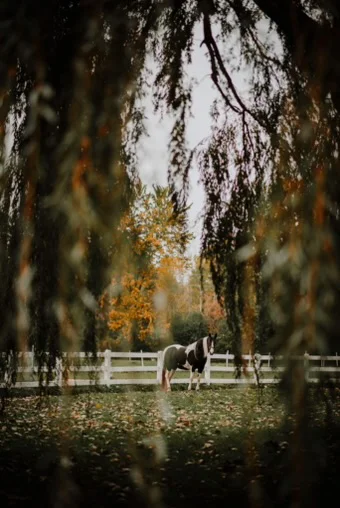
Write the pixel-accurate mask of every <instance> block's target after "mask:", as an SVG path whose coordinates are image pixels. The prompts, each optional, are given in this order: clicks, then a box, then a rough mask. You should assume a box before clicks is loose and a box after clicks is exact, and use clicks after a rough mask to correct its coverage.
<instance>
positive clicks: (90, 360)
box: [0, 350, 340, 388]
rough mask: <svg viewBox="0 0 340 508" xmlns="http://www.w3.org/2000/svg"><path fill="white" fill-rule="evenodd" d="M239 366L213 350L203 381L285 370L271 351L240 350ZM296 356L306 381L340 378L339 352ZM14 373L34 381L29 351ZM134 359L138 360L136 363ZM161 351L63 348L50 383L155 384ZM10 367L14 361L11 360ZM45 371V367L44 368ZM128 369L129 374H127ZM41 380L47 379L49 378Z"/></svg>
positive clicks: (180, 376) (265, 380)
mask: <svg viewBox="0 0 340 508" xmlns="http://www.w3.org/2000/svg"><path fill="white" fill-rule="evenodd" d="M242 358H243V366H244V367H245V368H246V375H245V372H244V370H242V371H240V374H241V375H240V376H239V377H237V376H236V375H235V373H236V368H235V364H234V355H233V354H230V353H229V352H228V351H227V352H226V353H225V354H215V355H214V356H212V357H208V361H207V364H206V367H205V371H204V377H203V379H202V381H201V382H202V383H203V384H204V383H205V384H207V385H211V384H220V385H221V384H222V385H223V384H245V383H246V384H249V383H252V384H263V385H265V384H273V383H277V382H279V380H280V375H281V373H282V371H283V370H284V358H283V357H282V356H275V357H274V356H272V355H271V354H270V353H268V354H265V355H259V356H258V357H254V356H253V355H252V354H250V353H249V354H246V355H243V357H242ZM293 359H294V360H296V361H297V362H300V365H301V368H303V370H304V374H305V378H306V380H307V381H308V382H318V381H319V380H320V378H321V376H325V375H327V376H328V378H330V379H332V380H340V365H339V363H340V357H339V356H338V354H337V353H336V354H335V355H334V356H317V355H309V354H308V353H305V354H304V355H302V356H295V357H293ZM18 361H19V367H18V368H17V372H18V377H17V381H16V383H15V385H13V386H15V387H16V388H29V387H38V386H39V380H38V367H37V364H36V360H35V357H34V353H33V352H27V353H19V357H18ZM137 363H138V365H137ZM162 366H163V353H162V351H158V352H156V353H146V352H143V351H140V352H127V353H123V352H112V351H110V350H106V351H105V352H99V353H97V358H94V357H91V356H89V355H87V354H86V353H82V352H80V353H71V354H64V355H63V357H62V358H59V359H58V360H57V363H56V367H55V369H54V370H53V373H52V379H51V380H49V382H48V384H49V386H59V387H61V386H64V385H68V386H91V385H96V384H97V385H105V386H112V385H156V384H160V383H161V380H162ZM12 367H13V365H12ZM42 372H43V374H46V373H47V368H44V369H42ZM10 373H11V360H10V361H9V362H7V364H6V370H4V371H3V373H2V375H1V373H0V376H2V377H0V387H3V386H6V385H9V384H10V377H11V376H10ZM126 375H128V376H129V377H126ZM188 381H189V373H188V372H181V371H177V372H176V375H175V377H174V378H173V380H172V383H176V384H178V383H188ZM43 384H47V381H46V380H45V382H44V383H43Z"/></svg>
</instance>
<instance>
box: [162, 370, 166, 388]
mask: <svg viewBox="0 0 340 508" xmlns="http://www.w3.org/2000/svg"><path fill="white" fill-rule="evenodd" d="M162 390H164V391H165V390H166V380H165V367H164V366H163V368H162Z"/></svg>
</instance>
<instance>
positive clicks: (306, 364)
mask: <svg viewBox="0 0 340 508" xmlns="http://www.w3.org/2000/svg"><path fill="white" fill-rule="evenodd" d="M303 358H304V360H303V366H304V369H305V380H306V381H307V382H308V380H309V354H308V353H307V351H306V352H305V354H304V356H303Z"/></svg>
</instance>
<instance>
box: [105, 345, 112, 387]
mask: <svg viewBox="0 0 340 508" xmlns="http://www.w3.org/2000/svg"><path fill="white" fill-rule="evenodd" d="M110 379H111V351H110V350H109V349H105V352H104V366H103V381H104V383H105V384H106V385H107V386H109V385H110Z"/></svg>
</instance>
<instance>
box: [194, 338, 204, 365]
mask: <svg viewBox="0 0 340 508" xmlns="http://www.w3.org/2000/svg"><path fill="white" fill-rule="evenodd" d="M203 341H204V338H203V339H198V340H197V341H196V346H195V356H196V358H197V360H203V358H204V345H203Z"/></svg>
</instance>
